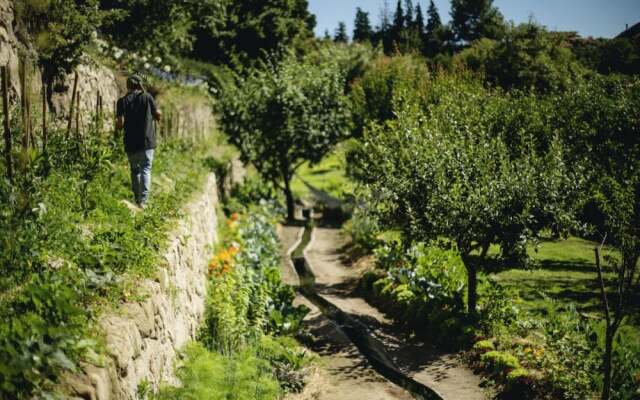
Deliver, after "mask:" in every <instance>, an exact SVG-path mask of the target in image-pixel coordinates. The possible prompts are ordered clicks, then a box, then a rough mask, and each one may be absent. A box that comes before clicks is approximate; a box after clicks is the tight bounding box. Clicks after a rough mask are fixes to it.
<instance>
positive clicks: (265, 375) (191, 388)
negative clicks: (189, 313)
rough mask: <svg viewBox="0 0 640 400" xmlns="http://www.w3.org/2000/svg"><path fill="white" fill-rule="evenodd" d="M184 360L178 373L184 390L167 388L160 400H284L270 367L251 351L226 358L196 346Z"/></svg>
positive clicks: (226, 356)
mask: <svg viewBox="0 0 640 400" xmlns="http://www.w3.org/2000/svg"><path fill="white" fill-rule="evenodd" d="M184 356H185V358H186V361H185V363H184V364H183V365H181V366H180V367H179V368H178V371H177V377H178V379H180V382H181V386H180V387H166V388H163V389H162V390H161V391H160V393H159V394H158V396H157V397H155V399H156V400H182V399H193V400H216V399H220V400H244V399H256V400H276V399H279V398H280V387H279V385H278V381H277V380H276V379H275V377H274V376H273V374H272V372H271V368H270V366H269V363H268V362H267V361H266V360H264V359H261V358H260V357H258V356H257V355H256V353H255V351H254V350H253V349H251V348H249V349H246V350H244V351H241V352H240V353H236V354H234V355H222V354H218V353H213V352H210V351H208V350H207V349H206V348H204V347H203V346H201V345H198V344H192V345H190V346H188V347H187V348H186V350H185V354H184Z"/></svg>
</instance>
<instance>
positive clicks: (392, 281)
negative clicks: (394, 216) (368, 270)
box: [361, 244, 465, 348]
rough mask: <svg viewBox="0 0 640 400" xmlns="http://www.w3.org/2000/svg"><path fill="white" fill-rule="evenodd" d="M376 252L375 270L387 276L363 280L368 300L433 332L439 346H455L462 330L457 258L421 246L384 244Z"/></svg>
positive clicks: (461, 278)
mask: <svg viewBox="0 0 640 400" xmlns="http://www.w3.org/2000/svg"><path fill="white" fill-rule="evenodd" d="M375 254H376V258H377V262H378V265H379V267H381V268H382V269H385V270H387V273H386V276H384V277H382V278H380V277H378V276H375V275H371V276H368V277H367V278H366V281H365V280H363V281H362V282H361V283H362V285H363V286H362V287H363V289H364V290H365V293H366V294H367V295H368V296H369V298H370V299H372V300H373V301H374V302H376V303H379V304H380V305H381V306H382V307H383V308H384V309H386V310H388V311H391V312H392V315H394V316H396V318H397V319H398V320H399V321H402V322H403V323H407V324H409V325H410V326H411V327H413V328H421V329H427V330H428V331H430V332H432V333H433V339H434V340H436V341H437V342H438V343H441V344H443V345H446V346H449V347H453V348H456V347H458V345H459V343H458V339H459V338H460V337H461V336H462V335H463V329H464V326H463V323H462V322H463V321H462V316H463V314H464V303H463V296H464V291H463V289H464V286H465V285H464V266H463V265H462V262H461V260H460V257H459V256H458V254H457V253H456V252H455V251H454V250H443V249H441V248H438V247H429V246H425V245H424V244H417V245H414V246H412V247H411V248H410V249H409V250H407V251H403V250H401V249H400V248H399V247H397V246H393V245H384V246H381V247H379V248H377V249H376V251H375ZM435 328H437V329H435Z"/></svg>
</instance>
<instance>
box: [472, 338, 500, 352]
mask: <svg viewBox="0 0 640 400" xmlns="http://www.w3.org/2000/svg"><path fill="white" fill-rule="evenodd" d="M473 349H474V350H476V351H478V352H480V353H486V352H488V351H492V350H495V349H496V346H495V344H493V341H491V340H481V341H479V342H477V343H476V344H474V345H473Z"/></svg>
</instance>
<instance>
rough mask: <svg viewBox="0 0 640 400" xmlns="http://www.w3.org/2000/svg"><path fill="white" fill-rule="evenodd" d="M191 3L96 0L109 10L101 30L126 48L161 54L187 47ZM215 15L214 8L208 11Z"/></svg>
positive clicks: (189, 38) (166, 55)
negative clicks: (109, 13) (108, 16)
mask: <svg viewBox="0 0 640 400" xmlns="http://www.w3.org/2000/svg"><path fill="white" fill-rule="evenodd" d="M221 2H222V1H218V0H211V1H207V2H204V3H205V4H215V5H216V6H218V7H221V6H219V5H218V4H219V3H221ZM195 4H197V3H193V4H192V2H175V1H171V0H160V1H158V0H100V7H101V8H102V9H104V10H109V11H110V12H111V13H112V17H111V18H109V19H108V20H106V21H105V24H104V27H103V30H104V32H105V33H106V34H107V35H109V36H110V37H111V38H112V39H113V40H114V41H115V42H116V43H117V44H118V45H119V46H121V47H123V48H126V49H128V50H131V51H144V52H145V53H146V54H147V55H149V56H150V55H160V56H162V57H165V58H166V57H168V56H171V55H178V54H181V53H183V52H185V51H187V50H189V49H190V48H191V44H192V41H193V37H192V35H191V29H192V27H193V19H192V17H193V15H195V14H194V12H195V11H196V5H195ZM200 7H203V6H202V5H201V6H200ZM216 17H218V15H217V14H216V12H215V11H214V12H211V14H209V18H211V19H213V18H216Z"/></svg>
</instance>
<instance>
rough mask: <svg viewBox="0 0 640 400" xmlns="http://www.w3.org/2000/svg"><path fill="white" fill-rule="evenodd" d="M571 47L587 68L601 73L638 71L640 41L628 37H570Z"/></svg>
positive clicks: (639, 66) (636, 72)
mask: <svg viewBox="0 0 640 400" xmlns="http://www.w3.org/2000/svg"><path fill="white" fill-rule="evenodd" d="M571 49H572V51H573V52H574V54H575V55H576V57H577V58H578V59H579V60H580V61H581V62H582V63H583V64H584V65H585V66H586V67H588V68H590V69H592V70H594V71H598V72H600V73H601V74H616V73H618V74H627V75H633V74H636V75H637V74H638V73H640V57H639V56H638V54H640V41H638V40H635V41H634V40H631V39H629V38H614V39H604V38H597V39H596V38H572V40H571Z"/></svg>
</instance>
